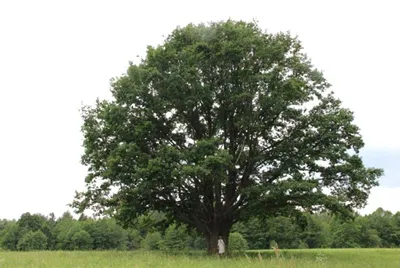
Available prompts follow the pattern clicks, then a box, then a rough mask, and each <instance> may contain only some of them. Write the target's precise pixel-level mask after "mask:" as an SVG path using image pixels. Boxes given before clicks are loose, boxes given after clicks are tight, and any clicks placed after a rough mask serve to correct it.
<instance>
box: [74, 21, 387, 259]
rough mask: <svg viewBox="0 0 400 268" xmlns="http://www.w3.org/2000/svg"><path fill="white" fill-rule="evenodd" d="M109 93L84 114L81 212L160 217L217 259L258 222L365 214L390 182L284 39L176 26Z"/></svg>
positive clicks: (296, 44)
mask: <svg viewBox="0 0 400 268" xmlns="http://www.w3.org/2000/svg"><path fill="white" fill-rule="evenodd" d="M111 86H112V89H111V91H112V94H113V99H112V100H110V101H106V100H103V101H100V100H98V101H97V103H96V105H95V106H93V107H84V108H83V119H84V124H83V128H82V130H83V135H84V147H85V153H84V155H83V157H82V162H83V164H85V165H86V166H88V168H89V169H88V176H87V178H86V183H87V189H86V191H85V192H83V193H77V195H76V199H75V202H74V203H73V206H74V207H76V208H78V210H79V211H81V212H82V211H83V210H84V209H85V208H89V207H91V208H94V209H96V210H97V211H98V212H99V213H103V212H107V213H110V214H111V215H115V216H116V217H117V219H119V220H120V221H121V222H123V223H125V224H127V225H129V224H130V223H132V221H133V220H134V219H135V218H136V216H137V215H140V214H144V213H146V212H147V211H149V210H157V211H163V212H165V213H166V214H167V215H168V217H172V218H173V219H175V220H177V221H180V222H183V223H185V224H187V225H189V226H191V227H195V228H197V230H198V231H199V232H201V233H203V234H204V236H205V238H206V239H207V242H208V243H207V244H208V251H209V252H216V250H217V239H218V236H219V235H221V236H223V238H224V240H225V241H226V243H227V244H228V237H229V233H230V231H231V227H232V225H233V224H234V223H235V222H237V221H239V220H241V219H246V218H248V217H250V216H252V215H256V214H257V215H259V214H262V215H275V214H281V215H289V214H295V213H297V212H298V211H299V209H300V208H302V209H305V210H321V209H328V210H329V211H333V212H336V213H342V214H344V213H347V212H349V211H351V210H352V209H353V208H358V207H361V206H363V205H364V204H365V202H366V200H367V197H368V194H369V191H370V189H371V187H373V186H376V185H377V184H378V183H377V180H378V177H379V176H380V175H381V174H382V170H380V169H374V168H366V167H365V166H364V164H363V162H362V160H361V158H360V157H359V155H358V152H359V150H360V148H362V147H363V146H364V143H363V140H362V138H361V135H360V133H359V129H358V127H357V126H356V125H354V124H353V113H352V112H351V111H349V110H348V109H345V108H343V107H342V106H341V102H340V101H339V100H338V99H337V98H335V97H334V95H333V93H332V92H330V91H329V90H328V89H329V84H328V82H327V81H325V79H324V77H323V75H322V73H321V72H319V71H318V70H316V69H314V67H313V66H312V64H311V63H310V61H309V60H308V59H307V57H306V55H305V54H304V52H303V50H302V46H301V43H300V41H299V40H298V39H297V38H294V37H292V36H290V34H287V33H278V34H269V33H265V32H263V31H262V30H261V29H260V28H259V27H258V26H257V24H256V23H246V22H235V21H227V22H219V23H211V24H209V25H197V26H196V25H188V26H186V27H184V28H178V29H176V30H175V31H173V32H172V34H171V35H170V36H169V37H168V38H167V39H166V41H165V42H164V43H163V44H161V45H159V46H158V47H149V48H148V51H147V56H146V57H145V59H143V60H142V62H141V63H140V64H137V65H134V64H131V66H130V67H129V69H128V71H127V74H126V75H124V76H122V77H119V78H117V79H115V80H113V82H112V85H111ZM324 190H327V191H324Z"/></svg>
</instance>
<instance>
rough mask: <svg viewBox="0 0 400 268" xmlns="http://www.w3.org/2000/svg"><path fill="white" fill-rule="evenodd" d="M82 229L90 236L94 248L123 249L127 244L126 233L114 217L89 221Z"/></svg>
mask: <svg viewBox="0 0 400 268" xmlns="http://www.w3.org/2000/svg"><path fill="white" fill-rule="evenodd" d="M84 229H85V230H86V231H87V232H88V233H89V234H90V236H91V237H92V239H93V247H94V248H95V249H117V248H120V249H124V248H125V247H126V245H127V234H126V232H124V230H123V229H122V227H121V226H119V225H118V224H117V223H116V221H115V220H114V219H101V220H98V221H89V222H87V223H86V224H85V225H84Z"/></svg>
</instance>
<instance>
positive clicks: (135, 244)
mask: <svg viewBox="0 0 400 268" xmlns="http://www.w3.org/2000/svg"><path fill="white" fill-rule="evenodd" d="M142 240H143V237H142V236H141V235H140V232H139V231H138V230H136V229H130V230H128V235H127V249H139V248H140V245H141V242H142Z"/></svg>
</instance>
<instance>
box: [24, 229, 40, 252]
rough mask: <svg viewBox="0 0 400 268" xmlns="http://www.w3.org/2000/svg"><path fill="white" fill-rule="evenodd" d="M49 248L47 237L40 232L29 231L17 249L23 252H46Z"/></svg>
mask: <svg viewBox="0 0 400 268" xmlns="http://www.w3.org/2000/svg"><path fill="white" fill-rule="evenodd" d="M46 248H47V237H46V235H45V234H44V233H43V232H42V231H40V230H37V231H28V232H27V233H25V234H24V235H23V236H22V238H21V239H20V240H19V241H18V244H17V249H18V250H22V251H30V250H45V249H46Z"/></svg>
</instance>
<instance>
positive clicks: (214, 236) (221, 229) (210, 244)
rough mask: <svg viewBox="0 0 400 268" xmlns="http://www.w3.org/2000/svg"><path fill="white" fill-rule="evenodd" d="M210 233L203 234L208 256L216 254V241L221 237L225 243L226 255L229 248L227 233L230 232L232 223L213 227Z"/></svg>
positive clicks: (223, 223) (218, 224)
mask: <svg viewBox="0 0 400 268" xmlns="http://www.w3.org/2000/svg"><path fill="white" fill-rule="evenodd" d="M213 227H214V228H211V230H210V231H208V232H206V233H205V238H206V242H207V253H208V254H209V255H215V254H218V239H219V237H220V236H221V237H222V239H223V240H224V243H225V254H227V253H228V246H229V233H230V231H231V227H232V223H230V222H229V223H227V222H222V223H217V224H214V225H213Z"/></svg>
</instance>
